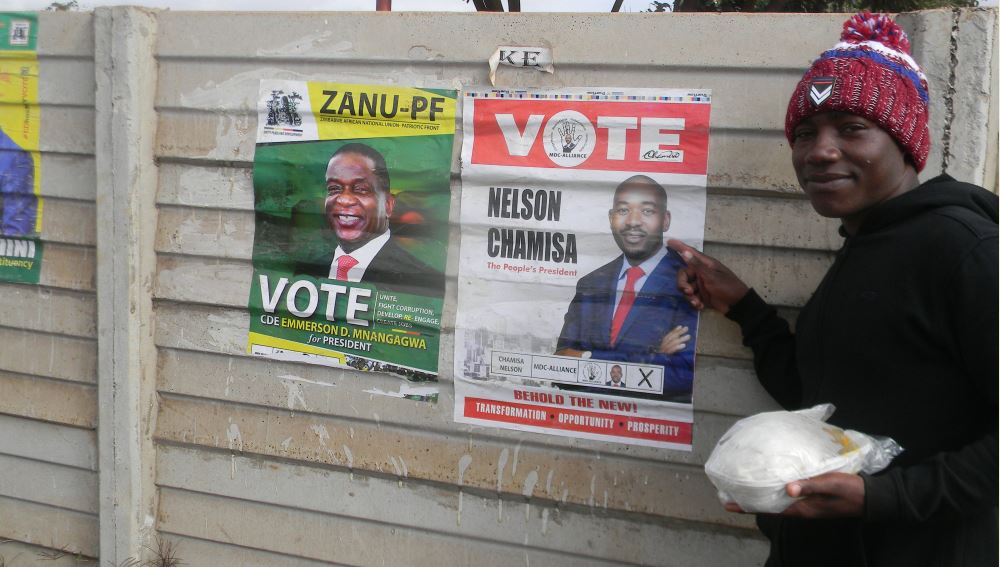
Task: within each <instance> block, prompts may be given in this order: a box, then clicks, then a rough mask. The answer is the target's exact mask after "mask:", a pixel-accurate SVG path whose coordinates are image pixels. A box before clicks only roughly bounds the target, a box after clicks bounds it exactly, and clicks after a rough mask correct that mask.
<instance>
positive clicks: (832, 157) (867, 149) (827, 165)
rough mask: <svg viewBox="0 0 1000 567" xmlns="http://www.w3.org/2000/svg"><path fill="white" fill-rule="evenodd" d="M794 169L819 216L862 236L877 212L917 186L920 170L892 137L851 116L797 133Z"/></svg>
mask: <svg viewBox="0 0 1000 567" xmlns="http://www.w3.org/2000/svg"><path fill="white" fill-rule="evenodd" d="M792 165H793V166H794V168H795V175H796V176H797V177H798V180H799V185H801V186H802V189H803V191H805V193H806V195H808V196H809V200H810V201H811V202H812V206H813V208H814V209H816V212H817V213H819V214H820V215H822V216H824V217H835V218H839V219H842V220H843V222H844V227H845V228H847V229H848V232H854V231H856V229H857V227H858V226H859V225H860V222H861V220H862V219H863V218H864V216H865V214H866V213H867V212H868V210H869V209H871V207H873V206H875V205H877V204H879V203H881V202H882V201H885V200H887V199H891V198H893V197H895V196H897V195H900V194H902V193H904V192H906V191H907V190H909V189H911V188H912V187H913V185H914V184H915V183H916V170H915V169H914V168H913V166H912V165H911V164H909V163H908V162H907V161H906V158H905V156H904V154H903V151H902V150H901V149H900V148H899V146H898V145H897V144H896V141H895V140H894V139H893V138H892V136H890V135H889V133H888V132H886V131H885V130H883V129H882V128H880V127H879V126H878V125H877V124H875V123H874V122H872V121H870V120H868V119H866V118H863V117H861V116H857V115H854V114H848V113H846V112H826V113H823V114H817V115H814V116H811V117H809V118H807V119H805V120H803V121H802V122H801V123H799V125H798V126H796V127H795V130H794V131H793V135H792Z"/></svg>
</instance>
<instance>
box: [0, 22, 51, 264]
mask: <svg viewBox="0 0 1000 567" xmlns="http://www.w3.org/2000/svg"><path fill="white" fill-rule="evenodd" d="M37 42H38V20H37V18H36V16H35V15H34V14H29V13H9V12H8V13H0V281H6V282H17V283H38V278H39V274H40V273H41V264H42V249H43V246H42V241H41V238H40V237H41V232H42V198H41V194H40V188H41V184H40V173H41V172H40V165H41V156H40V154H39V144H38V137H39V131H40V119H39V106H38V60H37V58H36V55H35V47H36V45H37Z"/></svg>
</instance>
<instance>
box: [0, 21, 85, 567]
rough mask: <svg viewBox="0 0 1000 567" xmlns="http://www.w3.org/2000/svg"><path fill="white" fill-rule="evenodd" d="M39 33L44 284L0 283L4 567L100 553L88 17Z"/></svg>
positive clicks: (45, 25) (44, 26) (43, 25)
mask: <svg viewBox="0 0 1000 567" xmlns="http://www.w3.org/2000/svg"><path fill="white" fill-rule="evenodd" d="M39 30H40V35H39V41H38V45H39V49H38V58H39V74H40V77H41V80H40V85H39V99H40V102H41V105H42V111H41V124H42V131H41V146H42V161H41V184H42V185H41V190H42V195H43V197H44V199H45V201H44V217H43V231H42V238H43V240H44V241H45V252H44V257H43V261H42V271H41V277H40V278H41V281H40V285H38V286H28V285H12V284H0V470H2V471H3V474H2V475H0V541H2V540H14V541H13V542H6V543H4V544H3V545H0V557H4V558H5V559H6V564H7V565H23V564H34V562H35V561H37V560H42V559H47V560H53V561H57V562H56V564H70V563H69V560H70V559H72V560H74V561H75V560H77V559H78V557H77V555H78V554H82V555H84V556H90V557H94V556H96V555H97V547H98V544H97V541H98V519H97V511H98V500H97V499H98V486H97V485H98V481H97V472H96V471H97V445H96V435H95V428H96V426H97V423H96V422H97V417H96V414H97V401H96V399H97V386H96V375H97V362H96V360H97V356H96V352H97V343H96V340H95V334H96V331H95V328H96V311H95V309H96V301H95V293H94V265H95V263H96V262H95V257H96V252H95V244H96V242H95V240H96V236H95V235H96V228H95V202H94V200H95V174H94V38H93V25H92V17H91V15H90V14H85V13H47V12H43V13H41V14H39ZM18 542H20V543H18ZM25 544H33V545H25ZM38 546H41V547H38ZM59 557H64V558H63V559H61V560H60V559H59Z"/></svg>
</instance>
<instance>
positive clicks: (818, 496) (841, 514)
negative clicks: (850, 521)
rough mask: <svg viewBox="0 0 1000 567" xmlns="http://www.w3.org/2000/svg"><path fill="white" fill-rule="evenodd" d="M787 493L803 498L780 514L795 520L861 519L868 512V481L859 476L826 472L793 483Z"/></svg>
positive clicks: (786, 488)
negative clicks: (866, 497) (866, 505)
mask: <svg viewBox="0 0 1000 567" xmlns="http://www.w3.org/2000/svg"><path fill="white" fill-rule="evenodd" d="M785 492H787V493H788V495H789V496H791V497H792V498H800V500H797V501H795V503H794V504H792V505H791V506H789V507H788V508H786V509H785V511H784V512H782V513H781V515H783V516H792V517H796V518H858V517H861V516H862V515H863V514H864V512H865V481H864V479H862V478H861V477H860V476H858V475H856V474H847V473H836V472H833V473H826V474H821V475H819V476H814V477H812V478H809V479H806V480H797V481H795V482H790V483H788V485H786V486H785Z"/></svg>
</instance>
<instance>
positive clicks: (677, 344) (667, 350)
mask: <svg viewBox="0 0 1000 567" xmlns="http://www.w3.org/2000/svg"><path fill="white" fill-rule="evenodd" d="M687 332H688V328H687V327H684V326H682V325H678V326H676V327H674V328H673V329H671V331H670V332H669V333H667V334H666V335H663V340H661V341H660V347H659V348H658V349H656V352H659V353H662V354H674V353H677V352H680V351H682V350H684V348H685V347H687V343H688V341H690V340H691V335H689V334H687Z"/></svg>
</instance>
